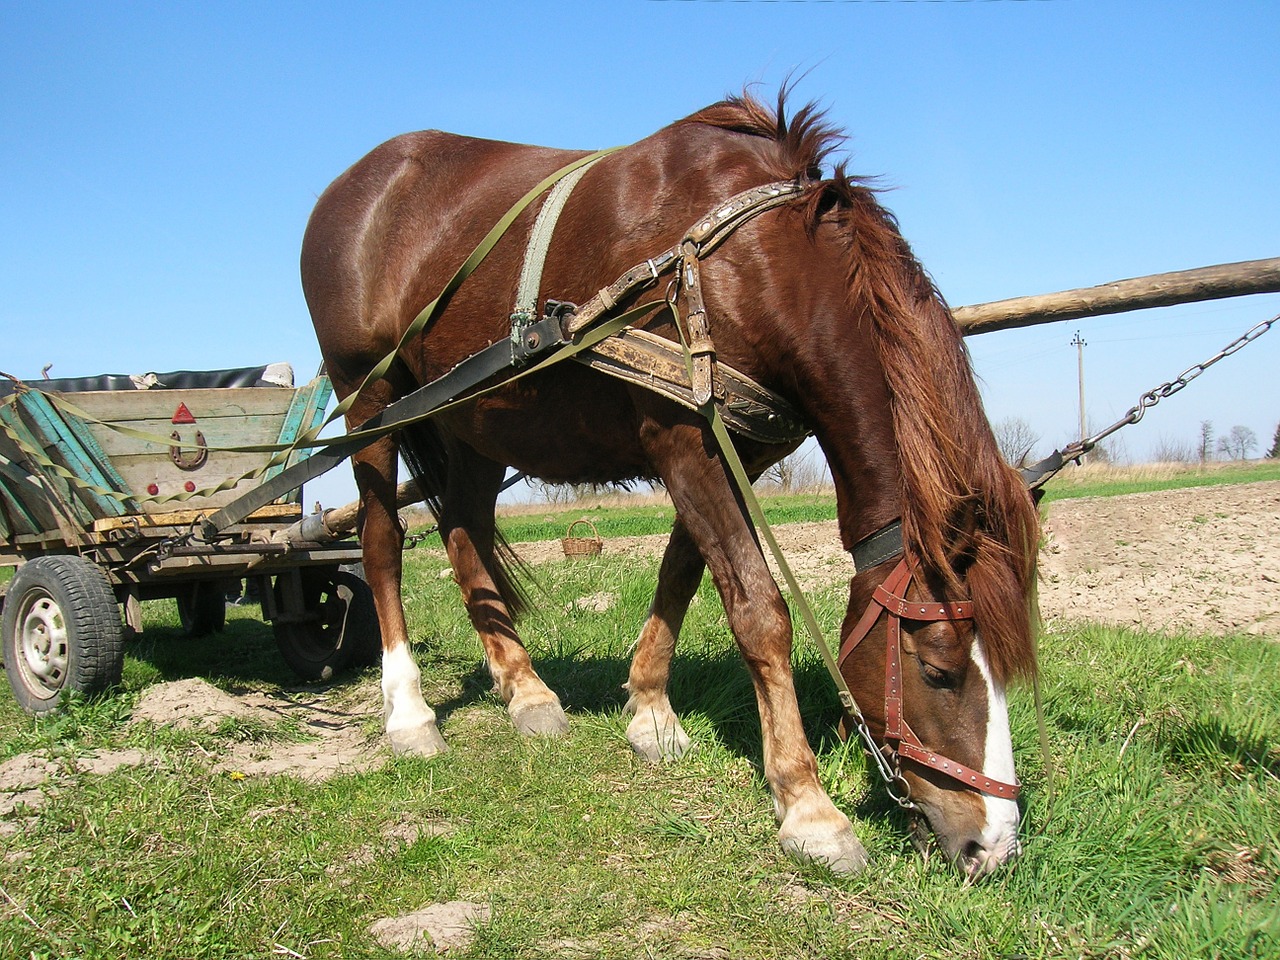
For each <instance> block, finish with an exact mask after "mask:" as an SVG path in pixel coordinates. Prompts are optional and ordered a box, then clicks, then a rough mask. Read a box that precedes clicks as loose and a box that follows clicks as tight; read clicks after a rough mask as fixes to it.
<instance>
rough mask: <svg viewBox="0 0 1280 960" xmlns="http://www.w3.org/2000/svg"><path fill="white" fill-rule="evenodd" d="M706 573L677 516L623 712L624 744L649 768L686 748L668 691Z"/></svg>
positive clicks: (633, 663) (687, 743) (633, 660)
mask: <svg viewBox="0 0 1280 960" xmlns="http://www.w3.org/2000/svg"><path fill="white" fill-rule="evenodd" d="M704 569H706V564H705V563H704V562H703V560H702V554H701V553H699V552H698V546H697V544H695V543H694V542H693V538H692V537H690V536H689V531H688V530H687V529H685V525H684V524H683V523H682V522H681V520H680V517H679V516H677V517H676V522H675V525H674V526H673V527H672V528H671V537H670V539H669V540H668V541H667V548H666V551H665V552H664V553H663V555H662V566H661V567H660V568H659V570H658V587H657V589H656V590H655V591H654V595H653V603H651V604H650V605H649V616H648V619H646V620H645V623H644V626H643V627H642V628H641V630H640V638H639V639H638V640H637V641H636V650H635V655H634V656H633V657H632V658H631V673H630V676H629V677H628V679H627V685H626V688H627V691H628V692H629V693H630V697H629V698H628V700H627V705H626V708H625V709H626V711H627V712H628V713H630V714H632V718H631V723H630V724H628V726H627V740H628V741H629V742H630V743H631V748H632V749H633V750H635V752H636V753H638V754H639V755H640V756H642V757H644V758H645V759H646V760H648V761H649V762H651V763H658V762H660V761H662V760H675V759H678V758H680V757H682V756H684V754H685V753H686V752H687V751H688V749H689V747H690V743H691V741H690V740H689V735H688V734H687V733H685V732H684V728H683V727H682V726H681V725H680V719H679V718H678V717H677V716H676V713H675V711H674V710H673V709H672V708H671V700H670V699H669V697H668V692H667V687H668V684H669V682H670V679H671V658H672V657H673V656H674V655H675V650H676V639H677V638H678V637H679V636H680V625H681V624H682V623H683V622H684V617H685V614H686V613H687V612H688V610H689V603H690V602H691V601H692V600H693V595H694V594H695V593H696V592H697V590H698V584H699V583H701V582H702V571H703V570H704Z"/></svg>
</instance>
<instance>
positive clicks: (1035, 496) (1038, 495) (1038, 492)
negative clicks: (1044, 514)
mask: <svg viewBox="0 0 1280 960" xmlns="http://www.w3.org/2000/svg"><path fill="white" fill-rule="evenodd" d="M1043 499H1044V487H1032V488H1031V502H1032V503H1034V504H1035V505H1036V506H1037V507H1039V506H1040V501H1041V500H1043Z"/></svg>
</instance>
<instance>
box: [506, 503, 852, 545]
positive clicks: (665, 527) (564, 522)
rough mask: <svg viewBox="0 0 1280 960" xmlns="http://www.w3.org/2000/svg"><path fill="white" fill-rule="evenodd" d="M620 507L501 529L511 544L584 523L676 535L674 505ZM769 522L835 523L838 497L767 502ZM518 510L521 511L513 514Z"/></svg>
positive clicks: (509, 520) (545, 514)
mask: <svg viewBox="0 0 1280 960" xmlns="http://www.w3.org/2000/svg"><path fill="white" fill-rule="evenodd" d="M615 499H617V500H618V502H617V503H606V504H596V503H592V502H590V501H588V502H587V503H586V504H583V505H578V506H569V507H564V508H559V509H555V510H546V511H541V512H532V513H518V512H513V513H510V514H508V515H505V516H500V517H499V518H498V526H499V528H500V529H501V530H502V532H503V533H504V534H505V535H506V537H507V540H508V541H510V542H511V543H529V542H533V541H537V540H558V539H560V538H561V537H563V536H565V535H566V532H567V531H568V528H569V525H570V524H571V523H573V522H574V521H576V520H579V519H583V518H585V519H588V520H590V521H591V522H592V523H593V524H595V526H596V529H597V530H598V531H599V532H600V536H602V537H604V538H605V539H609V538H612V537H634V536H647V535H650V534H665V533H670V532H671V524H672V522H673V521H674V520H675V510H674V508H672V506H671V504H670V503H665V502H654V501H653V498H650V497H637V498H636V500H635V502H627V500H626V499H625V498H621V497H619V498H615ZM761 504H762V506H763V507H764V511H765V518H766V519H767V520H768V521H769V522H770V523H775V524H776V523H797V522H800V521H812V520H834V519H835V518H836V498H835V495H834V494H825V493H813V494H795V495H791V496H765V497H761ZM513 509H518V508H513ZM590 535H591V531H590V529H589V528H587V527H585V526H578V527H576V528H575V529H574V531H573V536H575V537H585V536H590Z"/></svg>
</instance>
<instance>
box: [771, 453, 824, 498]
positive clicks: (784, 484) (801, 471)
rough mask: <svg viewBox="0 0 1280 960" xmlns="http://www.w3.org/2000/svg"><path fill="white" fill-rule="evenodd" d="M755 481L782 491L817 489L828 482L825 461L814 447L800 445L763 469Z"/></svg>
mask: <svg viewBox="0 0 1280 960" xmlns="http://www.w3.org/2000/svg"><path fill="white" fill-rule="evenodd" d="M757 482H758V483H759V484H760V485H761V486H764V487H775V488H777V489H778V490H780V491H781V492H782V493H798V492H800V491H804V490H817V489H819V488H821V487H823V486H824V485H825V484H827V483H828V482H830V481H829V479H828V475H827V461H826V460H825V459H823V457H822V455H821V453H820V452H819V451H817V450H816V449H813V450H811V449H808V448H807V447H801V448H800V449H799V450H796V451H795V452H794V453H791V454H788V455H787V456H785V457H783V458H782V459H781V460H779V461H778V462H777V463H775V464H774V465H773V466H771V467H769V468H768V469H767V470H765V472H764V473H762V474H761V475H760V479H759V480H758V481H757Z"/></svg>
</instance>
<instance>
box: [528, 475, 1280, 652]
mask: <svg viewBox="0 0 1280 960" xmlns="http://www.w3.org/2000/svg"><path fill="white" fill-rule="evenodd" d="M1048 514H1049V518H1048V521H1047V523H1046V524H1045V530H1044V535H1045V548H1044V550H1043V551H1042V552H1041V556H1040V578H1041V583H1040V609H1041V613H1042V614H1043V616H1044V617H1045V618H1046V619H1047V620H1052V619H1057V618H1064V619H1088V620H1094V621H1098V622H1102V623H1114V624H1121V625H1124V626H1131V627H1140V628H1142V629H1148V630H1186V631H1189V632H1193V633H1207V634H1223V633H1235V632H1243V633H1248V634H1253V635H1255V636H1264V637H1271V638H1280V481H1266V482H1262V483H1248V484H1235V485H1226V486H1216V487H1193V488H1187V489H1183V490H1166V491H1160V492H1157V493H1138V494H1131V495H1129V496H1123V497H1090V498H1084V499H1079V500H1063V501H1059V502H1057V503H1054V504H1051V505H1050V507H1049V510H1048ZM774 532H775V533H776V534H777V537H778V541H779V543H780V545H781V546H782V549H783V551H784V552H785V553H786V555H787V562H788V563H790V564H791V566H792V568H793V570H794V571H795V573H796V576H797V578H798V579H799V580H800V583H801V586H803V587H804V588H806V589H816V588H820V587H824V586H829V585H832V584H837V583H842V582H844V581H847V580H848V579H849V577H851V576H852V575H853V564H852V562H851V561H850V560H849V557H848V555H847V554H846V553H844V551H843V550H842V549H841V547H840V540H839V537H838V535H837V533H836V525H835V523H796V524H787V525H785V526H780V527H777V528H775V531H774ZM666 542H667V537H666V536H665V535H659V536H649V537H615V538H612V539H609V540H606V541H605V544H604V555H605V556H631V557H654V556H659V555H661V553H662V550H663V548H664V547H665V546H666ZM516 550H517V552H518V553H519V554H520V556H521V557H522V558H523V559H524V560H525V561H526V562H528V563H532V564H549V563H553V562H560V563H566V562H581V561H574V560H566V559H565V557H564V553H563V551H562V550H561V548H560V544H559V543H558V542H556V541H548V542H545V543H522V544H517V545H516ZM770 565H771V566H772V561H770ZM775 574H776V571H775Z"/></svg>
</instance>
